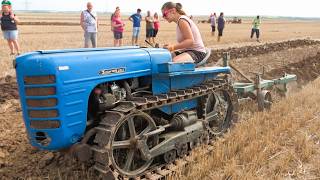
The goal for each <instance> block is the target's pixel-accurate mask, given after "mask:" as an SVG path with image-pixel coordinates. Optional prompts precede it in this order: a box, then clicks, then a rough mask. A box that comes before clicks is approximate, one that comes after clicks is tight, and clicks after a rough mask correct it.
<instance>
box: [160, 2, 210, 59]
mask: <svg viewBox="0 0 320 180" xmlns="http://www.w3.org/2000/svg"><path fill="white" fill-rule="evenodd" d="M161 11H162V15H163V18H164V19H166V20H167V21H168V22H169V23H171V22H175V23H176V24H177V27H176V33H177V41H178V43H177V44H166V45H165V46H164V48H166V49H168V50H169V51H170V52H171V54H172V60H173V62H177V63H184V62H194V63H199V62H201V61H202V60H203V59H204V58H205V56H206V49H205V47H204V44H203V41H202V37H201V34H200V31H199V29H198V27H197V25H196V24H195V23H194V22H193V21H192V20H191V19H190V18H189V17H188V16H186V13H185V12H184V11H183V10H182V5H181V4H180V3H173V2H167V3H165V4H164V5H163V6H162V8H161Z"/></svg>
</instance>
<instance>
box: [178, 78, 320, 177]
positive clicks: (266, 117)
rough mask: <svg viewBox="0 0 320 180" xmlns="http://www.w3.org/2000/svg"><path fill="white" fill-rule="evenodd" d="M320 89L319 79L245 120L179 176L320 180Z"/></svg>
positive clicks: (198, 155)
mask: <svg viewBox="0 0 320 180" xmlns="http://www.w3.org/2000/svg"><path fill="white" fill-rule="evenodd" d="M319 88H320V79H317V80H316V81H315V82H313V83H311V84H309V85H308V86H307V87H305V88H304V89H303V91H301V92H299V93H297V94H294V95H292V96H291V97H289V98H287V99H285V100H283V101H281V102H279V103H277V104H275V105H274V106H273V108H272V109H271V111H270V112H263V113H255V114H253V116H252V117H251V118H249V119H242V121H241V122H240V123H238V124H237V125H236V127H235V128H233V129H232V130H231V132H229V133H227V134H226V135H225V136H224V138H221V139H218V141H217V142H216V143H215V144H214V147H215V149H214V151H213V152H212V153H211V154H210V155H209V158H208V157H207V156H206V157H202V158H200V159H198V160H197V161H196V162H194V163H193V164H192V165H191V166H190V168H189V169H190V171H189V172H188V173H187V174H186V175H185V176H183V177H180V178H182V179H231V178H232V179H291V178H294V179H320V165H319V162H320V148H319V144H320V104H319V101H320V91H318V89H319ZM200 154H201V151H200V152H199V153H197V154H196V155H195V156H196V157H200Z"/></svg>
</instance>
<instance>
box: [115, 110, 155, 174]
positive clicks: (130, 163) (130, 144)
mask: <svg viewBox="0 0 320 180" xmlns="http://www.w3.org/2000/svg"><path fill="white" fill-rule="evenodd" d="M155 129H156V124H155V122H154V121H153V119H152V118H151V117H150V116H149V115H148V114H146V113H143V112H138V113H132V114H129V115H127V116H125V117H124V118H122V119H121V120H120V121H119V122H118V124H117V126H116V128H115V130H114V133H113V137H112V142H111V144H110V146H111V148H110V151H111V152H110V154H111V161H112V166H113V168H115V169H116V170H117V171H119V173H120V174H121V175H125V176H128V177H135V176H137V175H139V174H141V173H143V172H144V171H145V170H146V169H148V167H149V166H150V165H151V163H152V161H153V158H150V159H148V158H145V157H144V156H143V154H142V151H143V150H142V149H141V146H139V144H138V141H139V140H141V139H143V138H145V137H146V136H145V134H146V133H148V132H150V131H153V130H155ZM158 141H159V137H158V135H153V136H151V137H148V138H147V139H146V140H145V142H146V143H147V146H148V148H149V149H151V148H153V147H154V146H156V145H157V144H158Z"/></svg>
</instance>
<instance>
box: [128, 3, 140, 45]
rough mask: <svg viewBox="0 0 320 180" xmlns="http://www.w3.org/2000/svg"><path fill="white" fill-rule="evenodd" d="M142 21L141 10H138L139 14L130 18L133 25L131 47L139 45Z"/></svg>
mask: <svg viewBox="0 0 320 180" xmlns="http://www.w3.org/2000/svg"><path fill="white" fill-rule="evenodd" d="M141 20H142V16H141V9H137V13H135V14H132V15H131V16H130V17H129V21H131V22H132V23H133V32H132V40H131V45H137V44H138V39H139V34H140V28H141Z"/></svg>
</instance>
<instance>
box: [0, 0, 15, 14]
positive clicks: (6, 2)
mask: <svg viewBox="0 0 320 180" xmlns="http://www.w3.org/2000/svg"><path fill="white" fill-rule="evenodd" d="M3 5H7V6H9V8H10V12H12V8H11V7H12V6H11V5H12V4H11V1H8V0H3V1H2V2H1V6H3ZM12 13H13V12H12ZM1 17H2V10H0V18H1Z"/></svg>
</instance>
